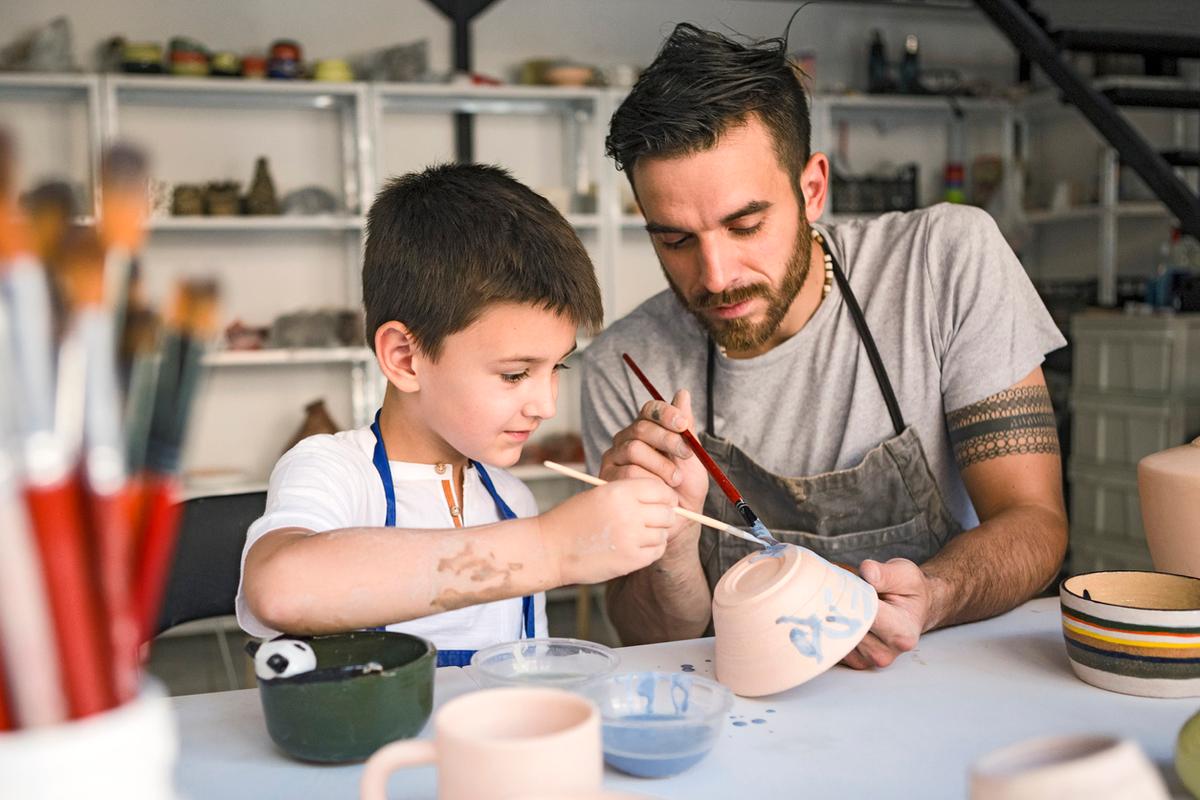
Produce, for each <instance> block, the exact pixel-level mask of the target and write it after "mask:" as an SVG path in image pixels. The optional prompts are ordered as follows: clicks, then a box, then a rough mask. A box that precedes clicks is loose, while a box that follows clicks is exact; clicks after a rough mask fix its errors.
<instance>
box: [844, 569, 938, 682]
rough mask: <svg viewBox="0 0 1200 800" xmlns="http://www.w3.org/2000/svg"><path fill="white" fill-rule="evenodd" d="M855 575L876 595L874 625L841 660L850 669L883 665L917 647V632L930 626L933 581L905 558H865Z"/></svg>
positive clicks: (918, 635) (918, 633) (922, 631)
mask: <svg viewBox="0 0 1200 800" xmlns="http://www.w3.org/2000/svg"><path fill="white" fill-rule="evenodd" d="M858 574H859V575H860V576H861V577H862V579H863V580H865V581H866V582H867V583H869V584H871V586H873V587H875V592H876V593H877V594H878V595H879V613H878V614H876V616H875V624H873V625H872V626H871V631H870V633H868V634H867V635H866V636H865V637H864V638H863V640H862V641H861V642H859V643H858V647H856V648H854V650H853V651H851V652H850V654H849V655H847V656H846V657H845V658H844V659H842V663H843V664H845V665H846V666H848V667H852V668H854V669H870V668H871V667H886V666H888V665H889V664H891V663H892V662H893V661H895V660H896V656H898V655H900V654H901V653H907V652H908V651H909V650H912V649H913V648H915V647H916V646H917V641H918V640H919V639H920V638H921V634H922V633H924V632H925V631H927V630H928V629H929V628H931V627H932V624H931V622H930V618H931V616H932V609H933V581H934V579H933V578H931V577H930V576H928V575H926V574H925V573H924V572H923V571H922V570H921V568H920V567H918V566H917V565H916V564H914V563H913V562H911V561H909V560H908V559H906V558H893V559H892V560H890V561H888V562H887V563H880V562H878V561H871V560H867V561H864V562H862V563H861V564H860V565H859V567H858Z"/></svg>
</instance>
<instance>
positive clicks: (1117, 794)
mask: <svg viewBox="0 0 1200 800" xmlns="http://www.w3.org/2000/svg"><path fill="white" fill-rule="evenodd" d="M970 784H971V791H970V797H971V800H1095V798H1105V797H1111V798H1122V799H1123V800H1125V799H1128V800H1134V798H1136V800H1167V799H1168V795H1167V787H1166V785H1165V784H1164V783H1163V779H1162V776H1161V775H1160V774H1159V772H1158V769H1157V768H1156V767H1155V766H1154V764H1152V763H1151V762H1150V759H1148V758H1147V757H1146V754H1145V753H1143V752H1142V749H1141V748H1140V747H1139V746H1138V745H1137V743H1136V742H1132V741H1129V740H1128V739H1114V738H1111V737H1107V736H1050V737H1045V738H1040V739H1032V740H1029V741H1024V742H1018V743H1017V744H1014V745H1011V746H1009V747H1005V748H1002V749H1000V750H996V751H994V752H992V753H989V754H987V755H985V756H984V757H983V758H981V759H979V760H978V761H976V762H975V763H974V764H972V765H971V777H970Z"/></svg>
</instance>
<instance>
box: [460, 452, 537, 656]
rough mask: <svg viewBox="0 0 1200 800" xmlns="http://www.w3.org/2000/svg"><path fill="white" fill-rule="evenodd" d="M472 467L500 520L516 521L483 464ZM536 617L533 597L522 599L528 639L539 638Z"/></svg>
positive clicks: (523, 625)
mask: <svg viewBox="0 0 1200 800" xmlns="http://www.w3.org/2000/svg"><path fill="white" fill-rule="evenodd" d="M471 465H472V466H474V467H475V469H476V470H478V471H479V480H480V481H482V482H483V488H485V489H487V491H488V494H490V495H491V496H492V500H494V501H496V508H497V509H499V511H500V518H501V519H516V518H517V515H516V513H514V512H513V510H512V509H511V508H509V507H508V503H506V502H504V498H502V497H501V496H500V493H499V492H497V491H496V486H495V484H493V483H492V476H491V475H488V472H487V470H486V469H485V468H484V466H483V464H480V463H479V462H478V461H472V462H471ZM536 617H537V614H536V613H535V611H534V606H533V596H532V595H529V596H527V597H524V598H522V599H521V620H522V623H521V629H522V630H521V632H522V633H523V634H524V635H525V638H526V639H533V638H536V636H537V633H536V628H535V627H534V620H535V618H536Z"/></svg>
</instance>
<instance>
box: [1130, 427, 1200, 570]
mask: <svg viewBox="0 0 1200 800" xmlns="http://www.w3.org/2000/svg"><path fill="white" fill-rule="evenodd" d="M1138 494H1139V495H1140V497H1141V501H1142V503H1141V505H1142V523H1143V524H1144V526H1145V528H1146V543H1147V544H1149V545H1150V558H1151V559H1153V561H1154V568H1155V569H1156V570H1158V571H1159V572H1173V573H1175V574H1177V575H1190V576H1192V577H1193V578H1200V439H1196V441H1194V442H1192V443H1191V444H1185V445H1183V446H1182V447H1173V448H1171V449H1170V450H1163V451H1162V452H1161V453H1153V454H1151V455H1148V456H1146V457H1145V458H1143V459H1142V460H1141V461H1139V462H1138Z"/></svg>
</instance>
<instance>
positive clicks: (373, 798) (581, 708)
mask: <svg viewBox="0 0 1200 800" xmlns="http://www.w3.org/2000/svg"><path fill="white" fill-rule="evenodd" d="M433 727H434V733H433V741H425V740H418V741H407V742H395V743H393V744H389V745H387V746H386V747H383V748H381V749H380V750H378V751H377V752H376V753H375V755H373V756H371V758H370V759H368V760H367V764H366V767H365V768H364V769H363V775H362V782H361V784H360V794H359V797H360V798H361V800H386V798H387V781H388V776H389V775H391V773H393V772H395V771H396V770H398V769H403V768H405V767H415V766H418V765H421V764H435V765H436V767H437V781H438V795H437V796H438V798H439V800H510V799H511V800H516V798H528V797H530V796H531V795H537V794H548V795H552V796H564V797H572V796H575V795H580V796H584V797H586V796H588V793H591V792H597V791H599V790H600V781H601V777H602V775H603V770H604V762H603V756H602V754H601V747H600V715H599V714H598V713H597V711H596V707H595V706H594V705H592V704H591V703H590V702H589V701H588V700H587V699H586V698H584V697H582V696H580V695H577V694H574V693H572V692H568V691H566V690H563V689H544V688H529V689H526V688H505V689H484V690H482V691H478V692H472V693H471V694H467V695H463V696H461V697H457V698H455V699H454V700H451V701H450V702H449V703H447V704H446V705H445V706H443V707H442V709H441V710H440V711H438V712H437V714H436V715H435V716H434V719H433Z"/></svg>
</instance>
